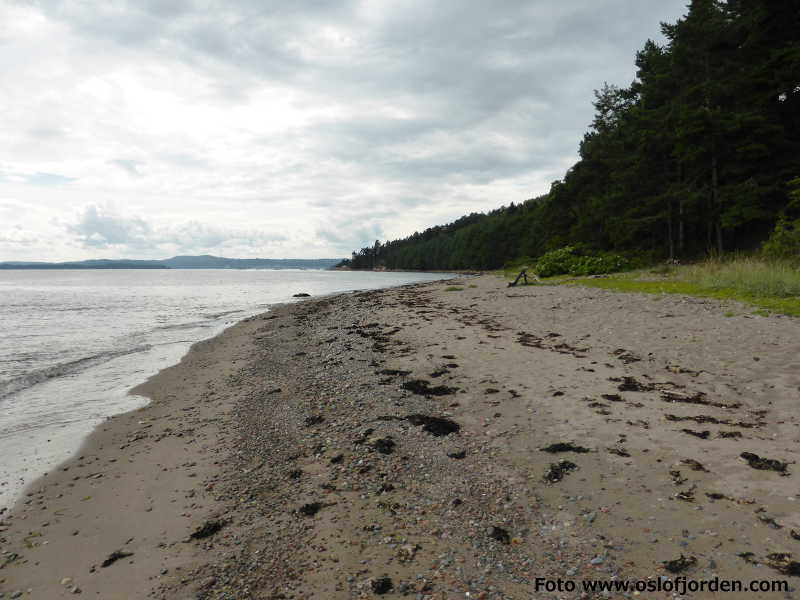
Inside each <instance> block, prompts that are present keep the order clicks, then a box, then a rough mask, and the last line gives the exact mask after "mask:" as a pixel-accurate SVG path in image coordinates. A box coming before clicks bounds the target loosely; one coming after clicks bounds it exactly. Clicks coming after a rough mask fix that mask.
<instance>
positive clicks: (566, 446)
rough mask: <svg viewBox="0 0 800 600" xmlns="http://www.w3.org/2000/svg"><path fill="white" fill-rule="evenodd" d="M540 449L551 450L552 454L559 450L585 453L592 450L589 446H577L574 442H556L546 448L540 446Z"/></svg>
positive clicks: (543, 450) (542, 450)
mask: <svg viewBox="0 0 800 600" xmlns="http://www.w3.org/2000/svg"><path fill="white" fill-rule="evenodd" d="M539 450H540V451H541V452H549V453H550V454H555V453H557V452H577V453H578V454H585V453H587V452H591V450H590V449H589V448H584V447H583V446H576V445H575V444H573V443H572V442H556V443H555V444H550V445H549V446H547V447H545V448H539Z"/></svg>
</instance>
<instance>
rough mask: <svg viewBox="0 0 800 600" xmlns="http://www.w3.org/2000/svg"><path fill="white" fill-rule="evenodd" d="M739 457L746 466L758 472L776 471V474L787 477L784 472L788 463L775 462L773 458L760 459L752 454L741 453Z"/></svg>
mask: <svg viewBox="0 0 800 600" xmlns="http://www.w3.org/2000/svg"><path fill="white" fill-rule="evenodd" d="M739 456H740V457H742V458H743V459H745V460H746V461H747V464H748V465H750V466H751V467H752V468H753V469H758V470H760V471H777V472H778V473H781V474H785V475H788V473H787V472H786V467H787V466H788V463H785V462H781V461H779V460H775V459H774V458H762V457H760V456H759V455H758V454H753V453H752V452H742V453H741V454H740V455H739Z"/></svg>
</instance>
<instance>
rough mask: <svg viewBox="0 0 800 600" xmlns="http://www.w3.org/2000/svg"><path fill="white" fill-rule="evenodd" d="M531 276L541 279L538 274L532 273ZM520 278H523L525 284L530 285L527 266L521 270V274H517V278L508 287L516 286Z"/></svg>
mask: <svg viewBox="0 0 800 600" xmlns="http://www.w3.org/2000/svg"><path fill="white" fill-rule="evenodd" d="M531 277H533V278H534V279H535V280H536V281H539V278H538V277H537V276H536V275H534V274H531ZM520 279H522V280H523V281H524V282H525V285H528V269H527V267H526V268H524V269H522V271H520V272H519V275H517V278H516V279H515V280H514V281H513V282H512V283H509V284H508V287H516V286H517V284H518V283H519V280H520Z"/></svg>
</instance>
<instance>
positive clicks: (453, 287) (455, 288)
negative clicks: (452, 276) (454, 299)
mask: <svg viewBox="0 0 800 600" xmlns="http://www.w3.org/2000/svg"><path fill="white" fill-rule="evenodd" d="M444 291H445V292H461V291H464V288H463V287H459V286H457V285H451V286H449V287H446V288H444Z"/></svg>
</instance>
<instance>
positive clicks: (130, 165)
mask: <svg viewBox="0 0 800 600" xmlns="http://www.w3.org/2000/svg"><path fill="white" fill-rule="evenodd" d="M108 162H109V163H110V164H112V165H114V166H117V167H119V168H120V169H122V170H123V171H125V172H126V173H127V174H128V175H131V176H132V177H141V176H142V173H141V172H140V171H139V168H138V167H139V165H143V164H144V163H143V162H141V161H138V160H127V159H122V158H117V159H114V160H110V161H108Z"/></svg>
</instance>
